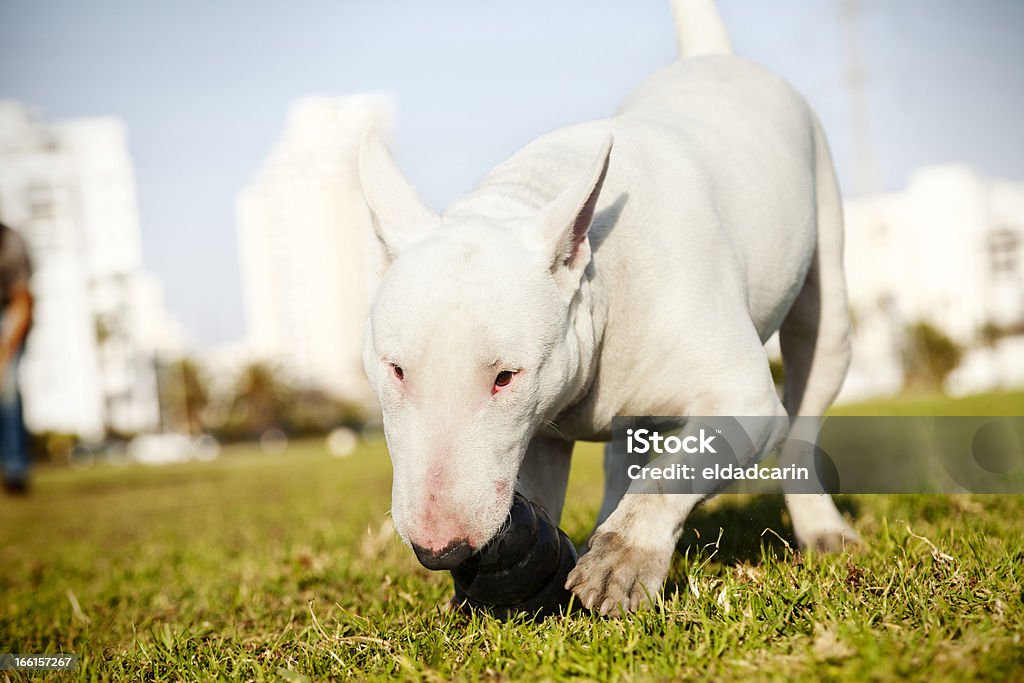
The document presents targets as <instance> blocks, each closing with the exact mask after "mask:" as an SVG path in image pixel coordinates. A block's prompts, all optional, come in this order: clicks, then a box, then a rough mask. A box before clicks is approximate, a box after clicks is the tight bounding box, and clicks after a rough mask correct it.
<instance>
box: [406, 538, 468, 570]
mask: <svg viewBox="0 0 1024 683" xmlns="http://www.w3.org/2000/svg"><path fill="white" fill-rule="evenodd" d="M412 549H413V551H414V552H415V553H416V559H417V560H419V561H420V564H422V565H423V566H424V567H426V568H427V569H435V570H436V569H454V568H455V567H458V566H459V565H460V564H462V563H463V562H465V561H466V560H467V559H469V556H470V555H472V554H473V548H471V547H470V545H469V542H468V541H466V540H465V539H463V540H461V541H453V542H452V543H450V544H448V545H447V546H446V547H444V548H442V549H441V550H427V549H426V548H421V547H420V546H418V545H416V544H415V543H413V544H412Z"/></svg>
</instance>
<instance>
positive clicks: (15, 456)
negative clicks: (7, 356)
mask: <svg viewBox="0 0 1024 683" xmlns="http://www.w3.org/2000/svg"><path fill="white" fill-rule="evenodd" d="M20 360H21V354H20V353H16V354H15V355H14V357H13V358H12V359H11V360H10V362H9V363H8V364H7V367H6V368H4V369H3V376H2V377H0V463H2V464H3V469H4V479H5V480H6V481H8V482H11V483H24V482H25V481H26V480H27V479H28V469H29V457H28V434H27V433H26V431H25V424H24V422H22V419H21V393H20V392H19V391H18V361H20Z"/></svg>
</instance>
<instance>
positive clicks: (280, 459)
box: [0, 399, 1024, 681]
mask: <svg viewBox="0 0 1024 683" xmlns="http://www.w3.org/2000/svg"><path fill="white" fill-rule="evenodd" d="M1017 400H1019V399H1017ZM875 407H878V404H876V406H875ZM883 407H884V406H883ZM898 409H899V408H893V410H898ZM1003 412H1006V411H1003ZM600 462H601V458H600V454H599V448H598V447H596V446H594V445H591V444H584V445H582V446H581V447H580V448H579V449H578V456H577V458H576V462H575V463H574V469H573V475H572V482H571V484H570V487H571V492H570V501H571V502H570V505H569V508H568V510H567V513H566V519H565V520H564V521H563V527H564V528H566V529H567V531H568V532H569V533H570V534H571V535H572V536H573V538H574V540H576V541H577V542H580V541H582V540H583V539H584V538H585V537H586V534H587V533H588V531H589V529H590V525H591V524H592V522H593V516H594V514H595V512H596V509H597V506H598V504H599V498H600V490H601V482H600V473H599V472H600ZM37 475H38V476H37V478H36V481H35V484H36V486H35V490H34V492H33V494H32V495H31V496H30V497H28V498H26V499H10V498H0V652H6V651H13V652H23V653H34V652H38V653H43V652H46V653H56V652H73V653H77V654H78V655H79V657H80V658H81V667H80V668H79V669H78V671H77V672H75V673H74V674H49V677H50V678H61V677H62V676H63V677H67V678H80V679H86V680H94V679H96V680H102V679H123V678H128V679H132V680H136V679H140V678H142V679H151V680H176V679H186V680H188V679H208V678H226V679H249V680H289V681H292V680H306V678H307V677H308V678H309V679H311V680H322V679H331V678H333V679H349V678H353V679H359V680H364V679H375V678H394V677H400V678H407V679H417V680H419V679H428V680H435V679H441V680H448V679H465V680H475V679H481V678H483V679H497V680H505V679H508V680H517V679H522V678H541V679H543V678H563V677H580V678H583V679H596V680H602V679H616V680H617V679H625V680H629V679H633V680H652V679H653V680H659V679H660V680H669V679H693V680H729V679H737V678H738V679H749V680H780V681H790V680H794V679H802V680H857V681H859V680H881V681H886V680H897V679H916V680H929V681H941V680H950V681H962V680H969V679H972V678H978V679H987V680H1012V679H1017V680H1021V679H1024V592H1022V591H1024V527H1022V524H1021V522H1022V521H1024V497H996V496H970V497H966V496H964V497H961V496H950V497H927V496H917V497H915V496H890V497H885V496H851V497H845V498H843V499H842V500H841V501H840V506H841V507H843V508H844V510H846V511H847V512H849V513H851V514H853V515H854V518H855V520H856V522H855V526H856V528H857V530H858V531H859V532H860V534H861V536H862V537H863V538H864V539H865V540H866V541H867V548H866V549H864V550H861V551H858V552H854V553H852V554H849V553H848V554H840V555H834V556H823V555H816V554H799V553H796V552H794V551H793V550H791V549H790V547H789V545H788V544H789V543H792V540H791V538H790V530H789V527H788V523H787V520H786V519H785V514H784V511H783V508H782V506H781V501H780V500H778V499H777V498H773V497H759V498H752V497H740V496H725V497H722V498H720V499H718V500H716V501H714V502H712V503H711V504H709V505H708V506H706V507H704V508H702V509H700V510H698V511H697V512H696V513H695V514H694V515H693V517H692V519H691V521H690V523H689V524H688V526H687V530H686V532H685V534H684V536H683V538H682V540H681V542H680V553H679V554H678V555H677V558H676V561H675V563H674V565H673V569H672V572H671V574H670V577H669V581H668V585H667V587H666V600H665V602H664V604H663V605H662V606H661V607H659V608H657V609H654V610H651V611H648V612H644V613H641V614H638V615H634V616H632V617H628V618H624V619H618V620H616V619H602V618H598V617H594V616H590V615H582V614H581V615H576V616H572V617H570V618H553V619H549V620H547V621H544V622H542V623H529V622H523V621H516V622H510V623H501V622H498V621H495V620H492V619H489V618H486V617H480V616H474V617H463V616H459V615H452V614H447V613H444V612H442V611H441V610H440V605H441V604H442V603H443V602H445V600H446V599H447V598H448V596H449V594H450V590H451V587H450V579H449V578H448V577H447V575H446V574H444V573H432V572H428V571H426V570H424V569H423V568H421V567H420V566H419V564H418V563H417V562H416V560H415V558H414V557H413V555H412V553H411V552H410V551H409V550H408V549H406V548H405V547H404V546H402V545H401V544H400V543H399V542H398V541H397V540H396V539H395V538H394V536H393V533H392V532H391V530H390V525H389V524H388V518H387V515H386V511H387V509H388V506H389V498H390V479H391V470H390V463H389V462H388V458H387V454H386V451H385V449H384V447H383V444H382V443H380V442H374V443H367V444H365V445H363V446H362V447H361V449H360V451H359V452H358V453H357V454H356V455H354V456H352V457H350V458H347V459H344V460H338V459H333V458H330V457H329V456H327V455H326V454H325V453H324V451H323V450H322V448H321V446H320V444H319V443H312V442H310V443H303V444H297V445H294V446H293V447H292V448H290V449H289V451H288V452H287V453H286V454H285V455H283V456H274V457H272V456H265V455H262V454H259V453H258V452H256V451H254V450H253V449H251V448H247V447H234V448H230V449H227V451H226V452H225V454H224V455H223V456H222V457H221V458H220V459H219V460H217V461H216V462H213V463H189V464H184V465H173V466H165V467H156V468H143V467H140V466H128V467H124V468H118V467H114V466H109V465H108V466H97V467H95V468H94V469H92V470H88V471H84V472H76V471H71V470H64V469H41V470H40V471H38V472H37ZM5 673H6V674H7V675H12V674H13V672H5ZM2 676H3V674H0V677H2ZM14 676H15V679H16V678H17V674H14Z"/></svg>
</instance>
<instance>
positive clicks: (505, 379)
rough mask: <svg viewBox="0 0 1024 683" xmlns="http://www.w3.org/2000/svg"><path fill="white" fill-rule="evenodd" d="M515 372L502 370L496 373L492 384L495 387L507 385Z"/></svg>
mask: <svg viewBox="0 0 1024 683" xmlns="http://www.w3.org/2000/svg"><path fill="white" fill-rule="evenodd" d="M514 374H515V373H514V372H512V371H510V370H502V371H501V372H499V373H498V376H497V377H495V378H494V386H496V387H507V386H508V383H509V382H511V381H512V375H514Z"/></svg>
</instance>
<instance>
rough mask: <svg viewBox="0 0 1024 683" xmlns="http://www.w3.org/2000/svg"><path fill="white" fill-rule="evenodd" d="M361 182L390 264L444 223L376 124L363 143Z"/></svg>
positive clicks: (365, 135)
mask: <svg viewBox="0 0 1024 683" xmlns="http://www.w3.org/2000/svg"><path fill="white" fill-rule="evenodd" d="M359 182H360V184H361V185H362V188H363V197H364V198H365V199H366V205H367V206H368V207H369V209H370V216H371V218H372V219H373V229H374V232H376V233H377V239H378V240H380V243H381V245H382V247H383V249H384V259H385V261H386V262H387V263H390V262H391V261H392V260H394V258H395V257H396V256H398V254H399V253H400V252H401V251H402V250H403V249H405V248H406V247H408V246H409V245H411V244H415V243H416V242H419V241H420V240H421V239H423V238H424V237H426V236H427V234H428V233H430V232H431V231H432V230H433V229H434V228H436V227H437V226H438V225H439V224H440V223H441V217H440V216H439V215H438V214H437V213H436V212H435V211H432V210H431V209H430V208H428V207H427V205H426V204H424V203H423V202H422V201H421V200H420V198H419V196H418V195H417V194H416V190H415V188H413V186H412V185H411V184H410V183H409V181H408V179H406V177H405V175H404V174H403V173H402V171H401V169H399V168H398V164H396V163H395V160H394V158H392V156H391V153H390V152H388V150H387V147H385V146H384V141H383V140H381V138H380V134H379V133H378V132H377V127H376V126H375V125H373V124H370V125H369V126H367V127H366V130H365V131H364V132H363V138H362V140H361V142H360V144H359Z"/></svg>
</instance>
